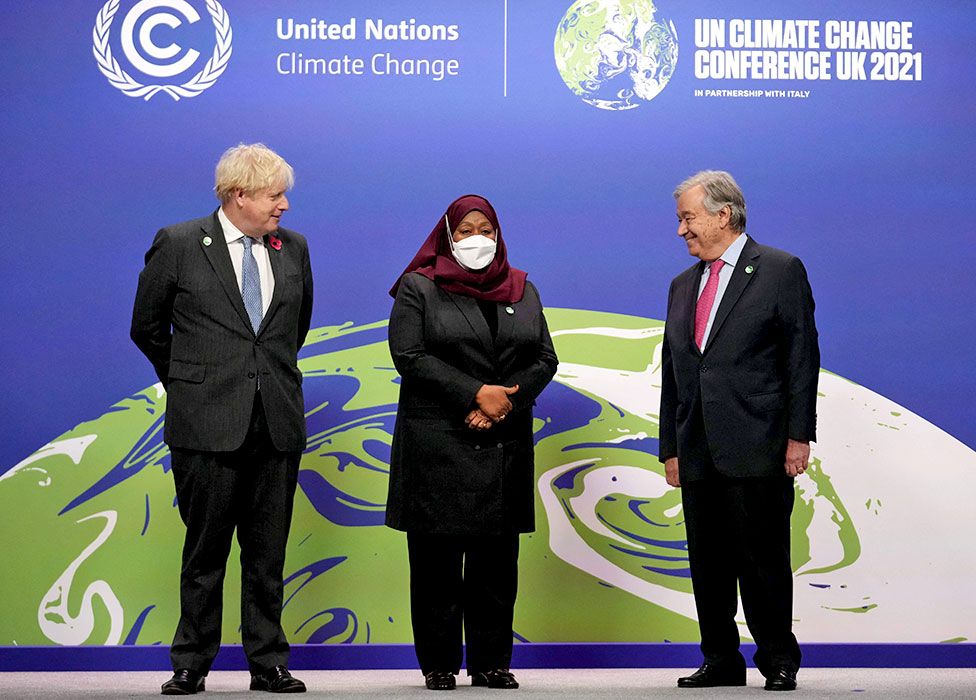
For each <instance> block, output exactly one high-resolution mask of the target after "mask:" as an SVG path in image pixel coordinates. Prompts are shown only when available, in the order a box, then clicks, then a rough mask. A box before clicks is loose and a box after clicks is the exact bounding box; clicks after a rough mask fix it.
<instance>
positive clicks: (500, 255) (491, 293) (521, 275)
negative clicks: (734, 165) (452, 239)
mask: <svg viewBox="0 0 976 700" xmlns="http://www.w3.org/2000/svg"><path fill="white" fill-rule="evenodd" d="M475 210H478V211H480V212H481V213H482V214H484V215H485V216H486V217H487V218H488V221H490V222H491V225H492V226H493V227H494V228H495V244H496V249H495V259H494V260H492V261H491V263H489V265H488V267H486V268H485V269H483V270H477V271H474V272H472V271H471V270H465V269H464V268H463V267H461V266H460V265H459V264H458V262H457V260H455V259H454V256H453V255H452V254H451V246H450V244H449V243H448V240H447V236H448V233H447V224H446V223H445V221H444V216H441V218H440V219H439V220H438V221H437V225H436V226H434V230H433V231H431V232H430V235H429V236H427V240H426V241H424V244H423V245H422V246H420V250H419V251H417V254H416V255H415V256H413V260H411V261H410V264H409V265H407V268H406V269H405V270H404V271H403V272H402V273H401V274H400V277H399V278H397V281H396V284H394V285H393V288H392V289H391V290H390V296H392V297H394V298H396V293H397V289H399V288H400V280H401V279H403V275H405V274H407V273H408V272H419V273H420V274H421V275H423V276H424V277H426V278H427V279H429V280H433V281H434V283H435V284H437V286H438V287H440V288H441V289H445V290H447V291H448V292H452V293H454V294H461V295H463V296H467V297H474V298H475V299H481V300H483V301H500V302H506V303H509V304H511V303H513V302H516V301H520V300H521V299H522V294H523V293H524V292H525V278H526V273H525V272H523V271H522V270H516V269H515V268H514V267H511V266H510V265H509V264H508V253H507V251H506V249H505V241H503V240H502V230H501V228H500V227H499V225H498V215H497V214H495V209H494V207H492V206H491V203H490V202H489V201H488V200H487V199H485V198H484V197H479V196H478V195H476V194H466V195H464V196H463V197H458V198H457V199H455V200H454V201H453V202H451V204H450V206H449V207H448V208H447V212H446V216H447V222H448V223H450V225H451V229H452V230H453V229H454V228H455V227H457V225H458V224H459V223H460V222H461V219H463V218H464V217H465V216H467V215H468V214H469V213H471V212H472V211H475Z"/></svg>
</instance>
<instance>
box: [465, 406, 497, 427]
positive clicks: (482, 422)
mask: <svg viewBox="0 0 976 700" xmlns="http://www.w3.org/2000/svg"><path fill="white" fill-rule="evenodd" d="M464 422H465V424H466V425H467V426H468V427H469V428H471V429H472V430H488V428H490V427H491V426H492V422H491V418H489V417H488V416H486V415H485V414H484V413H482V412H481V409H480V408H476V409H474V410H473V411H471V413H469V414H468V416H467V418H465V419H464Z"/></svg>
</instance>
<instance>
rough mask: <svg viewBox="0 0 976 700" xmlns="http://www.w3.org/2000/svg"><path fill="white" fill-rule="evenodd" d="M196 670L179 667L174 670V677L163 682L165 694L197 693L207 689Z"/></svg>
mask: <svg viewBox="0 0 976 700" xmlns="http://www.w3.org/2000/svg"><path fill="white" fill-rule="evenodd" d="M203 679H204V676H201V675H200V674H199V673H197V672H196V671H191V670H190V669H188V668H178V669H176V671H174V672H173V677H172V678H170V679H169V680H168V681H166V682H165V683H163V688H162V690H163V692H162V694H163V695H196V694H197V693H202V692H203V691H205V690H206V689H207V688H206V684H205V683H204V681H203Z"/></svg>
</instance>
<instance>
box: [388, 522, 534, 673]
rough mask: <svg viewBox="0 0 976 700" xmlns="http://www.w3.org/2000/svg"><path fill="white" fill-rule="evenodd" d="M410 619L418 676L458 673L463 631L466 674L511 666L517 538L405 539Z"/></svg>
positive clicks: (412, 534) (417, 535) (414, 535)
mask: <svg viewBox="0 0 976 700" xmlns="http://www.w3.org/2000/svg"><path fill="white" fill-rule="evenodd" d="M407 548H408V550H409V555H410V614H411V619H412V622H413V637H414V645H415V647H416V650H417V661H419V662H420V670H421V671H422V672H423V673H424V675H426V674H428V673H430V672H431V671H450V672H452V673H458V672H459V671H460V669H461V661H462V656H463V652H462V646H461V629H462V626H463V628H464V639H465V641H466V642H467V657H468V658H467V664H466V665H467V669H468V675H472V674H474V673H479V672H482V671H490V670H493V669H499V668H505V669H507V668H509V666H510V665H511V663H512V636H513V635H512V621H513V616H514V613H515V595H516V592H517V589H518V550H519V540H518V534H508V535H479V536H474V535H472V536H465V535H431V534H424V533H417V532H408V533H407Z"/></svg>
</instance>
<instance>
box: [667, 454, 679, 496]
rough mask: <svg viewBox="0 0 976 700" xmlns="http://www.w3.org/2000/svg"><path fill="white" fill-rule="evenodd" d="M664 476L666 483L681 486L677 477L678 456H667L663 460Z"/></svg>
mask: <svg viewBox="0 0 976 700" xmlns="http://www.w3.org/2000/svg"><path fill="white" fill-rule="evenodd" d="M664 478H665V479H667V480H668V484H670V485H671V486H674V487H676V488H679V489H680V488H681V480H680V479H679V478H678V458H677V457H669V458H668V459H666V460H664Z"/></svg>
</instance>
